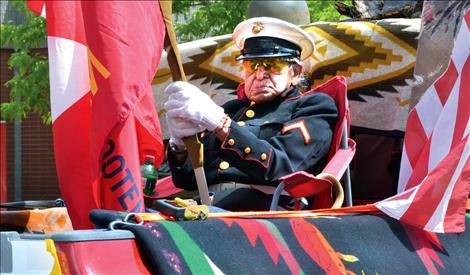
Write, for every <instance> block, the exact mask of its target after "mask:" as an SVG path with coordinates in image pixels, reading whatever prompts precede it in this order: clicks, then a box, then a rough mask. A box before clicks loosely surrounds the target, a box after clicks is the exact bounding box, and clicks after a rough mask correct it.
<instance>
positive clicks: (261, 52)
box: [237, 37, 300, 60]
mask: <svg viewBox="0 0 470 275" xmlns="http://www.w3.org/2000/svg"><path fill="white" fill-rule="evenodd" d="M275 57H291V58H295V59H299V58H300V48H299V47H298V46H297V45H295V44H293V43H291V42H289V41H287V40H284V39H280V38H275V37H250V38H248V39H247V40H246V41H245V45H244V48H243V49H242V50H241V55H239V56H238V57H237V60H243V59H252V58H275Z"/></svg>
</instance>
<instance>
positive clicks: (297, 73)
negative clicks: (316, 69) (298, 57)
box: [291, 65, 303, 85]
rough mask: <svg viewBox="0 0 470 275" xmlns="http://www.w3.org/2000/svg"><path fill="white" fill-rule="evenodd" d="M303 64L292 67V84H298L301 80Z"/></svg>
mask: <svg viewBox="0 0 470 275" xmlns="http://www.w3.org/2000/svg"><path fill="white" fill-rule="evenodd" d="M302 68H303V67H302V65H294V66H293V67H292V75H291V76H292V84H293V85H297V83H298V82H299V80H300V77H301V76H302Z"/></svg>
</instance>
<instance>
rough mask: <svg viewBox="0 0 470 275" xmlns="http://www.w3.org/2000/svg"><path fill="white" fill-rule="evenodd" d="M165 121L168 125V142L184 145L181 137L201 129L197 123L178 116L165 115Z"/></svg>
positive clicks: (191, 134) (193, 133)
mask: <svg viewBox="0 0 470 275" xmlns="http://www.w3.org/2000/svg"><path fill="white" fill-rule="evenodd" d="M166 123H167V125H168V132H169V133H170V143H172V144H176V145H179V146H184V142H183V140H182V139H183V138H184V137H189V136H193V135H195V134H197V133H198V132H201V131H202V130H203V129H201V127H199V126H198V125H197V124H195V123H193V122H190V121H186V120H184V119H181V118H178V117H172V116H171V115H168V113H167V115H166Z"/></svg>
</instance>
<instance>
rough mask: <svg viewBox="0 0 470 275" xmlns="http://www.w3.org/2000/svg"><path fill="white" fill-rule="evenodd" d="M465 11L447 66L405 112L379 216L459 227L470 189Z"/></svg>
mask: <svg viewBox="0 0 470 275" xmlns="http://www.w3.org/2000/svg"><path fill="white" fill-rule="evenodd" d="M469 54H470V10H468V11H467V12H466V13H465V15H464V18H463V20H462V24H461V27H460V30H459V32H458V33H457V35H456V39H455V42H454V48H453V51H452V55H451V59H450V62H449V66H448V68H447V70H446V71H445V72H444V73H443V74H442V75H441V76H440V78H439V79H438V80H437V81H436V82H434V84H433V85H431V86H430V87H429V89H428V90H427V91H426V92H425V93H424V95H423V96H422V97H421V99H420V101H419V102H418V104H417V105H416V106H415V108H414V109H413V110H412V111H411V112H410V114H409V117H408V121H407V125H406V132H405V142H404V147H403V157H402V161H401V169H400V178H399V183H398V194H397V195H396V196H393V197H391V198H388V199H386V200H383V201H380V202H378V203H376V206H377V207H378V208H379V209H380V210H381V211H383V212H384V213H385V214H387V215H389V216H391V217H393V218H396V219H398V220H400V221H402V222H404V223H408V224H411V225H414V226H416V227H419V228H422V229H424V230H427V231H431V232H436V233H456V232H463V231H464V230H465V208H466V202H467V198H468V193H469V191H470V161H469V155H470V138H469V134H470V119H469V116H470V58H469Z"/></svg>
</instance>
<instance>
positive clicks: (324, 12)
mask: <svg viewBox="0 0 470 275" xmlns="http://www.w3.org/2000/svg"><path fill="white" fill-rule="evenodd" d="M306 2H307V6H308V11H309V13H310V22H318V21H329V22H337V21H339V20H340V19H342V18H343V17H342V16H341V14H339V12H338V11H337V10H336V8H335V1H321V0H307V1H306ZM343 2H347V1H343ZM344 18H346V17H344Z"/></svg>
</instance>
